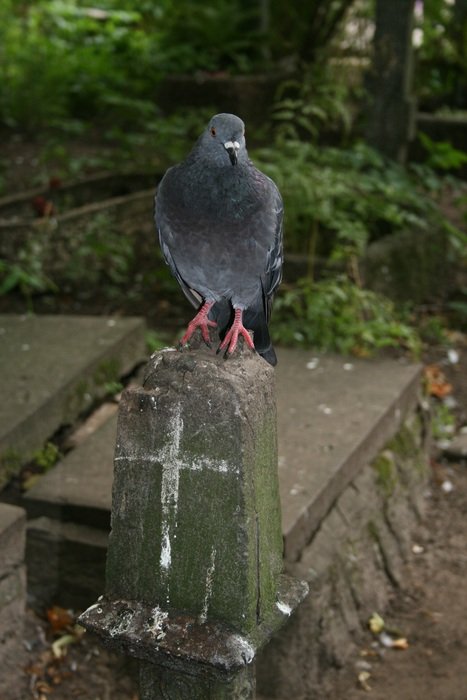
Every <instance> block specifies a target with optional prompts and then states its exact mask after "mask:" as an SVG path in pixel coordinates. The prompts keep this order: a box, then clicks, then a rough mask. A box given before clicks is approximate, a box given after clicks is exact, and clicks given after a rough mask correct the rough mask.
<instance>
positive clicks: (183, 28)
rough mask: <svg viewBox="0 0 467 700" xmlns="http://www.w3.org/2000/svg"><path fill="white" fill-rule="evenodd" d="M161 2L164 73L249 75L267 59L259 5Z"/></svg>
mask: <svg viewBox="0 0 467 700" xmlns="http://www.w3.org/2000/svg"><path fill="white" fill-rule="evenodd" d="M161 6H162V8H163V9H162V12H163V16H162V17H161V25H160V34H159V37H158V52H159V57H158V66H157V67H158V69H159V70H160V71H161V72H162V73H169V74H170V73H193V72H194V71H197V70H202V71H219V70H220V71H225V70H227V71H229V72H234V73H235V72H240V73H248V72H251V70H252V67H253V66H256V67H258V66H261V65H262V64H263V63H264V53H263V47H264V41H263V37H262V35H261V34H260V31H259V26H260V20H259V7H260V6H259V3H252V4H250V5H249V4H247V3H244V2H241V0H215V1H214V2H210V3H202V2H198V3H193V2H192V1H191V0H178V2H171V1H168V0H165V2H163V3H162V4H161Z"/></svg>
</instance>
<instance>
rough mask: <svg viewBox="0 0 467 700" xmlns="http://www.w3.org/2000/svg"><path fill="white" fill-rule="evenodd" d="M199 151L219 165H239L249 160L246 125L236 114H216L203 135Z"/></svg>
mask: <svg viewBox="0 0 467 700" xmlns="http://www.w3.org/2000/svg"><path fill="white" fill-rule="evenodd" d="M197 151H198V155H199V152H200V151H201V152H202V153H203V155H205V156H207V157H208V158H209V159H210V160H213V159H214V161H215V162H216V163H217V164H218V165H237V163H238V162H239V161H240V162H242V161H246V160H248V154H247V151H246V145H245V124H244V123H243V122H242V120H241V119H240V118H239V117H236V116H235V114H216V115H215V116H214V117H213V118H212V119H211V121H210V122H209V124H208V126H207V128H206V130H205V131H204V132H203V134H202V135H201V138H200V140H199V142H198V145H197Z"/></svg>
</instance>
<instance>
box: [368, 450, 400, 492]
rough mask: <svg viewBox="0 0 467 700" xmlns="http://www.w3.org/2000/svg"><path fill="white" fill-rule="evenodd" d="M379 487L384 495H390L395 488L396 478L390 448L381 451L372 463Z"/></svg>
mask: <svg viewBox="0 0 467 700" xmlns="http://www.w3.org/2000/svg"><path fill="white" fill-rule="evenodd" d="M372 467H373V469H374V470H375V472H376V479H377V483H378V485H379V487H380V488H381V490H382V491H383V493H384V495H385V496H386V497H389V496H391V495H392V494H393V493H394V489H395V488H396V485H397V482H398V478H397V469H396V465H395V462H394V456H393V454H392V452H391V451H390V450H384V451H383V452H381V453H380V454H379V455H378V456H377V457H376V459H375V460H374V461H373V463H372Z"/></svg>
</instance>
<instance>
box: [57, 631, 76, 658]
mask: <svg viewBox="0 0 467 700" xmlns="http://www.w3.org/2000/svg"><path fill="white" fill-rule="evenodd" d="M76 639H77V638H76V637H75V636H74V635H73V634H64V635H63V637H59V639H56V640H55V642H54V643H53V644H52V653H53V655H54V656H55V658H56V659H60V658H61V657H62V656H65V654H66V652H67V647H68V646H69V645H70V644H74V643H75V642H76Z"/></svg>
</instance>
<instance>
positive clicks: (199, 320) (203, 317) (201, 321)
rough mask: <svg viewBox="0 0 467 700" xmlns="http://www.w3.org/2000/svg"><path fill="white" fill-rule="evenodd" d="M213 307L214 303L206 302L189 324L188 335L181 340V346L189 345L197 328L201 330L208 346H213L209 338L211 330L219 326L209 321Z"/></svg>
mask: <svg viewBox="0 0 467 700" xmlns="http://www.w3.org/2000/svg"><path fill="white" fill-rule="evenodd" d="M213 306H214V302H213V301H205V302H204V304H203V305H202V307H201V308H200V310H199V311H198V313H197V314H196V316H195V317H194V319H193V320H192V321H190V323H189V324H188V328H187V329H186V333H185V335H184V336H183V338H182V339H181V340H180V345H181V346H183V345H186V344H187V343H188V341H189V340H190V338H191V336H192V335H193V333H194V332H195V330H196V329H197V328H199V329H200V330H201V335H202V336H203V340H204V342H205V343H206V345H209V346H210V345H211V339H210V337H209V328H210V327H215V326H217V323H216V322H215V321H210V320H209V319H208V313H209V311H210V309H211V308H212V307H213Z"/></svg>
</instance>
